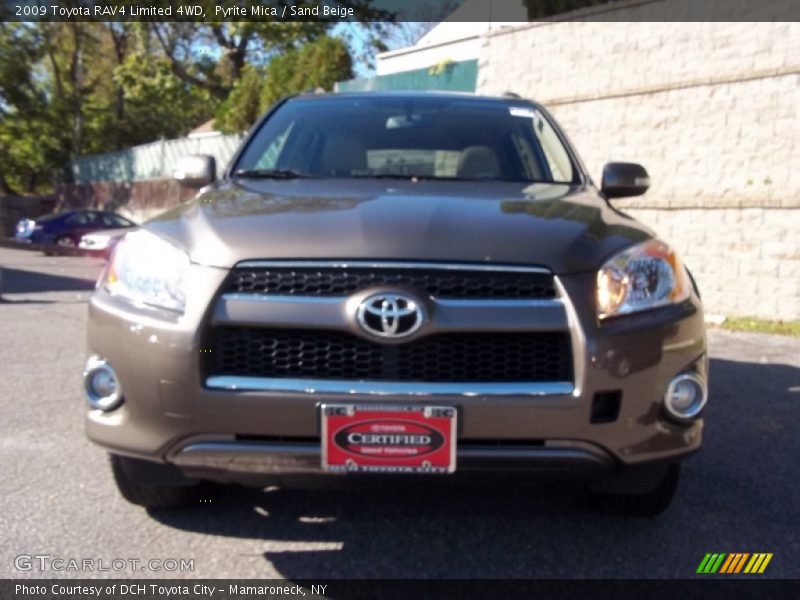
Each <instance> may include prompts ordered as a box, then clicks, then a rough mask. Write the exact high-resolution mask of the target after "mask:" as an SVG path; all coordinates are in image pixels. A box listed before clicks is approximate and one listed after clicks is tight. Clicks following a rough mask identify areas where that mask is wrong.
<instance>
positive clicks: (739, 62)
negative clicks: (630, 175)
mask: <svg viewBox="0 0 800 600" xmlns="http://www.w3.org/2000/svg"><path fill="white" fill-rule="evenodd" d="M737 1H738V0H733V2H732V3H733V4H735V3H736V2H737ZM677 4H679V5H680V4H681V3H680V2H678V3H677ZM655 6H658V5H657V4H656V5H655ZM673 6H675V5H674V4H673ZM625 10H629V11H634V10H636V8H635V7H634V8H628V9H625ZM687 10H688V9H687ZM625 14H626V13H625V12H624V10H623V11H617V13H616V14H613V15H611V16H610V17H609V18H614V19H619V20H624V19H625ZM509 89H513V90H514V91H516V92H518V93H520V94H522V95H525V96H527V97H531V98H535V99H537V100H539V101H540V102H542V103H543V104H545V105H546V106H547V107H549V108H550V109H551V110H552V112H553V113H554V115H555V116H556V118H557V119H558V120H559V122H560V123H561V124H562V126H563V127H564V128H565V130H566V131H567V133H568V135H569V136H570V137H571V138H572V141H573V142H574V143H575V145H576V146H577V148H578V150H579V152H580V153H581V154H582V156H583V158H584V160H585V162H586V164H587V167H588V168H589V170H590V172H591V174H592V176H593V177H594V178H595V180H596V181H599V180H600V174H601V172H602V166H603V164H605V163H606V162H608V161H611V160H623V161H624V160H631V161H636V162H641V163H642V164H644V165H645V166H646V167H647V169H648V170H649V172H650V174H651V177H652V180H653V187H652V188H651V190H650V191H649V192H648V193H647V195H645V196H643V197H641V198H635V199H630V200H625V201H618V202H617V203H616V204H617V206H619V207H621V208H623V209H624V210H626V212H629V213H630V214H632V215H633V216H635V217H637V218H639V219H641V220H642V221H644V222H645V223H647V224H648V225H650V226H652V227H653V228H654V229H655V230H656V231H657V232H658V233H659V234H660V235H661V236H662V237H664V238H665V239H666V240H668V241H670V242H672V243H673V244H674V245H675V247H676V248H677V249H678V250H679V251H680V252H681V253H682V255H683V256H684V259H685V261H686V263H687V264H688V265H689V267H690V268H691V269H692V271H693V273H694V274H695V276H696V277H697V279H698V281H699V285H700V287H701V291H703V293H704V296H705V300H706V309H707V311H708V312H710V313H722V314H730V315H751V316H758V317H762V318H769V319H800V287H799V286H798V281H800V158H798V157H800V120H798V106H800V24H798V23H626V22H611V23H597V22H550V23H536V24H531V25H524V26H521V27H518V28H515V29H513V30H501V31H499V32H489V33H488V34H486V35H485V36H484V38H483V47H482V52H481V58H480V61H479V73H478V86H477V91H478V92H479V93H489V94H495V93H501V92H503V91H506V90H509Z"/></svg>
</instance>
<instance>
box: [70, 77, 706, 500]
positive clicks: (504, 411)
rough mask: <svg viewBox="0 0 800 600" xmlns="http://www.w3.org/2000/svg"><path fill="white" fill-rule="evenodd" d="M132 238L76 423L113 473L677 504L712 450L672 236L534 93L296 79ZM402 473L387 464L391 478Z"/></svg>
mask: <svg viewBox="0 0 800 600" xmlns="http://www.w3.org/2000/svg"><path fill="white" fill-rule="evenodd" d="M215 171H216V169H215V165H214V161H213V159H212V158H210V157H207V156H194V157H187V159H184V160H183V161H182V162H181V163H180V166H179V168H178V170H177V171H176V177H177V178H178V179H179V180H181V181H182V183H183V184H185V185H189V186H196V187H201V186H204V187H202V189H201V190H200V192H199V194H198V195H197V197H196V198H195V199H194V200H193V201H192V202H189V203H188V204H185V205H182V206H180V207H178V208H176V209H174V210H172V211H170V212H167V213H166V214H164V215H162V216H160V217H158V218H156V219H155V220H152V221H150V222H148V223H147V224H146V225H145V226H144V227H142V228H141V229H140V230H137V231H135V232H132V233H129V234H127V236H126V238H125V239H124V240H123V241H122V242H121V243H120V244H119V245H118V246H117V248H116V250H115V253H114V256H113V258H112V260H111V261H110V263H109V265H108V267H107V269H106V272H105V273H104V274H103V276H102V277H101V279H100V281H99V282H98V288H97V291H96V293H95V294H94V296H93V297H92V299H91V303H90V318H89V350H90V357H89V359H88V362H87V365H86V369H85V372H84V384H85V391H86V395H87V398H88V401H89V404H90V410H89V411H88V413H87V421H86V424H87V432H88V436H89V437H90V438H91V440H93V441H94V442H96V443H98V444H100V445H101V446H103V447H105V448H106V449H107V450H108V451H109V452H110V453H111V464H112V467H113V472H114V475H115V478H116V481H117V484H118V486H119V489H120V491H121V492H122V494H123V495H124V496H125V498H127V499H128V500H130V501H131V502H134V503H137V504H141V505H145V506H175V505H179V504H185V503H187V502H192V501H193V498H195V497H196V496H195V494H196V491H197V489H198V485H197V484H198V482H200V481H203V480H213V481H223V482H224V481H233V482H244V483H254V484H258V483H260V482H263V481H266V480H268V479H269V478H270V477H274V476H276V475H280V476H282V477H285V476H287V475H292V474H308V473H327V474H328V475H327V476H328V477H351V476H352V475H353V474H362V475H361V476H362V477H371V478H379V477H382V476H386V475H387V474H409V475H410V476H413V477H415V478H417V479H419V478H421V477H427V478H435V477H442V476H446V475H447V474H449V473H453V472H454V471H455V472H458V473H461V472H464V473H467V472H473V473H476V474H477V475H478V477H480V473H481V472H483V473H486V472H487V471H516V472H518V473H521V474H523V476H524V475H525V474H526V473H527V474H533V473H536V472H539V471H542V470H544V471H557V472H560V473H565V472H566V473H569V474H574V475H575V476H576V477H580V478H582V480H583V481H585V482H586V486H587V487H588V489H589V491H590V493H591V494H593V496H592V497H593V498H595V499H596V500H598V503H599V504H600V505H602V506H604V507H606V508H609V509H614V510H617V511H622V512H626V513H629V514H637V515H648V514H656V513H658V512H660V511H662V510H663V509H664V508H666V506H667V505H668V504H669V502H670V500H671V499H672V497H673V494H674V492H675V488H676V485H677V480H678V473H679V461H680V460H681V459H683V458H685V457H687V456H688V455H690V454H691V453H693V452H694V451H696V450H697V449H698V447H699V446H700V443H701V433H702V427H703V421H702V419H701V412H702V410H703V407H704V405H705V402H706V397H707V391H706V390H707V385H706V380H707V357H706V342H705V331H704V326H703V315H702V308H701V304H700V300H699V297H698V292H697V289H696V288H695V285H694V283H693V281H692V280H691V277H690V275H689V273H688V271H687V270H686V268H685V267H684V266H683V265H682V264H681V262H680V259H679V258H678V257H677V256H676V254H675V252H674V251H673V249H671V248H670V246H669V245H668V244H667V243H666V242H665V241H662V240H660V239H658V238H656V237H655V236H654V234H653V232H652V231H650V230H649V229H647V228H646V227H644V226H643V225H641V224H640V223H637V222H636V221H634V220H633V219H631V218H630V217H628V216H626V215H624V214H622V213H620V212H618V211H616V210H615V209H614V208H613V207H611V206H610V205H609V202H608V200H609V199H611V198H614V197H622V196H634V195H637V194H641V193H644V191H645V190H646V189H647V187H648V185H649V179H648V176H647V173H646V171H645V170H644V169H643V168H642V167H641V166H639V165H636V164H631V163H611V164H609V165H607V166H606V168H605V171H604V173H603V180H602V184H601V187H600V189H599V190H598V189H597V188H596V187H595V186H594V184H593V183H592V181H591V180H590V178H589V175H588V174H587V172H586V170H585V168H584V167H583V166H582V164H581V162H580V160H579V159H578V157H577V155H576V153H575V151H574V150H573V149H572V147H571V146H570V144H569V142H568V141H567V139H566V137H565V136H564V134H563V133H562V132H561V130H560V129H559V128H558V126H557V125H556V123H555V122H554V121H553V119H552V118H551V117H550V116H549V115H548V113H547V112H546V111H545V110H544V109H543V108H542V107H541V106H539V105H537V104H535V103H532V102H528V101H525V100H521V99H519V98H516V97H514V98H512V97H503V98H488V97H479V96H472V95H466V94H443V93H419V92H415V93H380V94H374V93H364V94H333V95H317V96H299V97H293V98H290V99H287V100H285V101H283V102H281V103H279V104H278V105H277V106H275V107H274V108H273V109H271V110H270V112H269V113H268V114H267V115H266V116H265V117H264V118H263V119H262V120H261V121H260V122H259V123H258V124H257V125H256V126H255V127H254V128H253V130H252V132H251V133H250V135H249V136H248V138H247V140H246V141H245V142H244V144H243V145H242V147H241V149H240V150H239V152H238V154H237V155H236V156H235V157H234V159H233V160H232V162H231V165H230V166H229V167H228V169H227V170H226V172H225V173H224V175H223V176H222V177H221V178H220V179H219V180H215ZM395 479H396V478H395Z"/></svg>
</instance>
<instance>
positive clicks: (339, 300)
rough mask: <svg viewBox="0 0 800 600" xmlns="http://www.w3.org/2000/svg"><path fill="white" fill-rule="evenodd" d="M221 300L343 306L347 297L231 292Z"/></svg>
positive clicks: (223, 295)
mask: <svg viewBox="0 0 800 600" xmlns="http://www.w3.org/2000/svg"><path fill="white" fill-rule="evenodd" d="M221 298H222V299H223V300H225V301H230V300H235V301H237V302H264V303H267V302H274V303H276V304H343V303H344V302H345V300H347V298H348V297H347V296H280V295H277V294H275V295H272V294H242V293H240V292H230V293H228V294H222V296H221Z"/></svg>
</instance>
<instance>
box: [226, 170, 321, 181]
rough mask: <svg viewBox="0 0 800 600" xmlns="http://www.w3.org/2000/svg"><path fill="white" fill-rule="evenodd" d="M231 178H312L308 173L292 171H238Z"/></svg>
mask: <svg viewBox="0 0 800 600" xmlns="http://www.w3.org/2000/svg"><path fill="white" fill-rule="evenodd" d="M233 176H234V177H244V178H246V179H301V178H307V177H312V176H311V175H309V174H308V173H301V172H300V171H295V170H294V169H239V170H238V171H236V172H235V173H234V174H233Z"/></svg>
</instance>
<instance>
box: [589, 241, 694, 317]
mask: <svg viewBox="0 0 800 600" xmlns="http://www.w3.org/2000/svg"><path fill="white" fill-rule="evenodd" d="M688 297H689V277H688V275H687V273H686V269H685V268H684V266H683V263H681V261H680V259H679V258H678V257H677V255H676V254H675V252H673V251H672V249H670V247H669V246H667V245H666V244H665V243H663V242H660V241H658V240H649V241H647V242H644V243H642V244H638V245H636V246H633V247H632V248H628V249H627V250H624V251H623V252H620V253H619V254H617V255H616V256H614V257H613V258H611V259H610V260H608V261H607V262H606V263H605V264H604V265H603V267H602V268H601V269H600V271H599V272H598V273H597V315H598V317H600V318H601V319H604V318H606V317H612V316H615V315H625V314H629V313H634V312H639V311H642V310H649V309H651V308H656V307H658V306H664V305H666V304H674V303H676V302H682V301H684V300H686V299H687V298H688Z"/></svg>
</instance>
